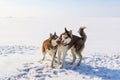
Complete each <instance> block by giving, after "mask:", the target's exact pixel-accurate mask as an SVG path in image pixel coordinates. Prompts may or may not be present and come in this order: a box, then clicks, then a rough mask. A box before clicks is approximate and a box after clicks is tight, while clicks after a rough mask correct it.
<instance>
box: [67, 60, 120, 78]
mask: <svg viewBox="0 0 120 80" xmlns="http://www.w3.org/2000/svg"><path fill="white" fill-rule="evenodd" d="M71 66H72V65H71ZM65 69H67V70H73V71H75V72H78V73H79V74H80V75H81V74H82V75H86V76H90V77H91V78H95V77H97V78H100V79H102V80H119V79H120V70H119V69H118V70H113V69H108V68H106V67H93V66H91V65H88V64H85V63H83V62H82V63H81V65H80V66H76V67H75V66H74V67H71V68H68V65H66V66H65Z"/></svg>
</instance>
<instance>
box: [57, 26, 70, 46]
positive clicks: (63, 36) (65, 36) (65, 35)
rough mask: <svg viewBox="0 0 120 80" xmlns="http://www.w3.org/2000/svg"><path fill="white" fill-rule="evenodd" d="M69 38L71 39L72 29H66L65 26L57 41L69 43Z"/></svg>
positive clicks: (64, 43)
mask: <svg viewBox="0 0 120 80" xmlns="http://www.w3.org/2000/svg"><path fill="white" fill-rule="evenodd" d="M71 40H72V30H70V31H68V30H67V29H66V28H65V32H64V33H62V34H61V35H60V37H59V39H58V40H57V43H58V44H63V45H66V44H69V43H70V42H71Z"/></svg>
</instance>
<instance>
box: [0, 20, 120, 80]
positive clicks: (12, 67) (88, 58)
mask: <svg viewBox="0 0 120 80" xmlns="http://www.w3.org/2000/svg"><path fill="white" fill-rule="evenodd" d="M0 20H1V22H2V24H0V25H1V26H4V27H6V26H10V27H12V26H13V28H16V27H15V26H16V25H17V26H19V30H20V32H21V31H22V29H25V30H23V33H22V34H21V33H19V32H18V31H15V30H13V32H12V31H10V32H12V33H11V34H10V35H9V36H11V35H12V34H14V33H16V35H14V36H12V38H11V37H6V36H5V35H8V34H9V32H8V33H6V32H5V33H6V34H5V35H4V36H5V37H3V38H2V37H1V38H0V39H1V41H0V80H66V79H69V80H119V79H120V49H119V47H120V45H119V44H120V42H119V41H120V35H119V34H120V32H119V29H120V28H119V27H118V26H119V25H120V23H119V21H120V18H107V19H106V18H105V19H103V18H98V19H96V18H92V19H90V18H87V19H86V18H84V19H83V18H82V19H81V24H82V25H86V26H87V29H86V33H87V35H88V39H87V42H86V47H85V49H84V51H83V53H82V55H83V59H82V63H81V65H80V66H76V64H77V61H78V60H77V61H76V62H75V63H74V64H73V65H70V64H68V63H69V62H71V60H72V56H71V53H70V51H68V52H67V56H66V60H65V66H64V68H63V69H58V67H57V63H54V67H55V68H53V69H52V68H50V61H51V57H50V56H49V55H48V54H47V55H46V58H45V60H44V61H41V59H42V53H41V45H42V41H43V40H44V39H46V38H48V37H49V33H50V32H53V31H56V32H57V34H60V33H61V32H63V31H64V26H63V24H64V23H65V22H64V21H63V22H62V21H61V22H60V23H56V24H58V26H62V27H57V28H56V24H55V25H53V24H51V26H53V27H49V31H48V32H47V31H45V29H47V28H48V27H44V28H43V27H42V28H43V29H42V28H41V27H38V26H40V24H41V23H42V22H41V23H40V20H41V19H38V18H37V19H18V18H14V19H12V18H11V20H10V19H4V20H3V21H2V19H0ZM29 22H31V23H29ZM43 22H44V21H43ZM4 23H6V24H4ZM28 23H29V24H28ZM67 23H68V22H66V24H67ZM70 23H71V25H72V26H73V27H68V29H72V30H73V33H74V34H75V35H78V34H77V30H78V27H79V25H80V24H79V22H76V23H75V22H74V21H73V23H75V24H72V22H70ZM13 24H14V25H13ZM31 24H33V25H36V27H34V29H35V30H34V31H33V29H32V28H29V27H32V26H33V25H31ZM42 24H43V23H42ZM61 24H62V25H61ZM78 24H79V25H78ZM22 25H23V26H22ZM49 25H50V23H49V24H48V25H47V24H45V25H42V26H49ZM76 25H77V26H78V27H74V26H76ZM20 26H22V28H20ZM25 26H27V27H25ZM28 26H29V27H28ZM96 26H97V27H96ZM106 26H107V27H106ZM24 27H25V28H24ZM2 28H3V27H2ZM13 28H9V29H10V30H12V29H13ZM16 29H17V28H16ZM4 30H6V29H5V28H3V31H4ZM27 30H29V32H28V33H27V34H26V33H25V32H26V31H27ZM14 31H15V32H14ZM32 31H33V33H34V34H33V33H32ZM35 32H36V33H35ZM39 32H40V34H39ZM1 33H2V34H0V35H1V36H2V35H3V32H1ZM17 33H18V34H17ZM18 35H20V38H18V37H17V38H15V37H16V36H18ZM34 35H36V36H34ZM39 35H40V36H39ZM27 36H28V37H27ZM30 36H32V37H30ZM4 39H5V40H4Z"/></svg>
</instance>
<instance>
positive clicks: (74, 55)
mask: <svg viewBox="0 0 120 80" xmlns="http://www.w3.org/2000/svg"><path fill="white" fill-rule="evenodd" d="M71 53H72V56H73V60H72V62H71V63H70V64H73V63H74V62H75V60H76V53H75V51H74V49H71Z"/></svg>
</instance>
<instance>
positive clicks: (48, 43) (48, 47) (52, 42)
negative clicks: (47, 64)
mask: <svg viewBox="0 0 120 80" xmlns="http://www.w3.org/2000/svg"><path fill="white" fill-rule="evenodd" d="M57 39H58V36H57V35H56V32H55V33H54V34H53V35H52V34H51V33H50V38H48V39H46V40H45V41H44V42H43V45H42V53H43V59H42V61H43V60H44V58H45V54H46V53H49V55H50V56H51V57H52V61H51V67H52V68H53V62H54V61H55V56H56V52H57V43H56V41H57Z"/></svg>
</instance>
